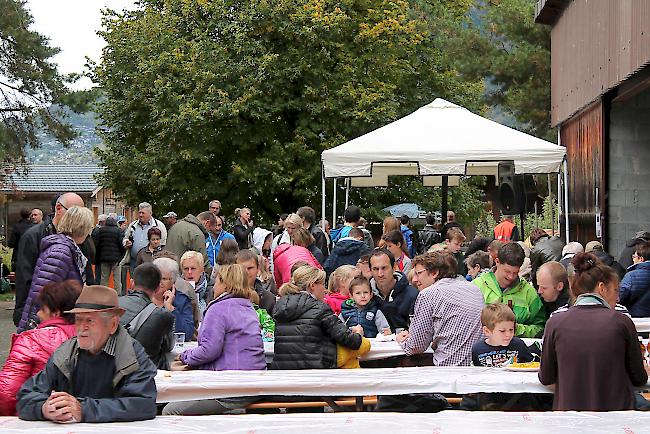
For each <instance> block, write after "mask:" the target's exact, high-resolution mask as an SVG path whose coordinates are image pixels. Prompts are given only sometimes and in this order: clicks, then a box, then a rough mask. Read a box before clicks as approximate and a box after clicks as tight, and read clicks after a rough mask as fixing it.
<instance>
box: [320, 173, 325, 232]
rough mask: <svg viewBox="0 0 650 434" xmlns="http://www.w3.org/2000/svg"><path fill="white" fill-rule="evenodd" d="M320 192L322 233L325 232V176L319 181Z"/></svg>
mask: <svg viewBox="0 0 650 434" xmlns="http://www.w3.org/2000/svg"><path fill="white" fill-rule="evenodd" d="M321 190H322V194H321V196H322V197H321V209H322V212H321V226H322V228H321V229H323V232H325V175H323V179H322V180H321Z"/></svg>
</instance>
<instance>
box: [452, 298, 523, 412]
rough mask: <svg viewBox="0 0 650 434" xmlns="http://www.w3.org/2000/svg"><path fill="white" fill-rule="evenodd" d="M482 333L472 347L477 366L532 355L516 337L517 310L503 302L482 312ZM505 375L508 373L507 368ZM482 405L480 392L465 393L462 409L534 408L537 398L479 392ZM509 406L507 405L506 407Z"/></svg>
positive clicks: (500, 364)
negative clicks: (480, 337) (483, 337)
mask: <svg viewBox="0 0 650 434" xmlns="http://www.w3.org/2000/svg"><path fill="white" fill-rule="evenodd" d="M481 323H483V334H484V335H485V336H486V338H485V339H481V340H479V341H478V342H476V343H475V344H474V346H473V347H472V364H473V365H474V366H487V367H501V366H503V365H504V364H507V362H508V360H510V359H512V361H513V362H520V363H525V362H531V361H532V360H533V355H532V354H531V352H530V350H529V349H528V347H527V346H526V344H525V343H524V341H522V340H521V339H520V338H518V337H515V314H514V312H513V311H512V309H510V308H509V307H508V306H507V305H505V304H503V303H494V304H488V305H486V306H485V307H484V308H483V311H482V312H481ZM503 375H508V373H507V372H504V373H503ZM480 396H481V401H480V402H481V405H480V406H479V401H478V399H477V397H478V395H477V394H469V395H465V396H464V397H463V401H462V402H461V405H460V406H461V409H462V410H528V409H529V408H530V407H533V408H534V405H535V402H534V399H535V398H531V397H529V396H522V397H520V398H519V399H511V398H512V396H511V395H508V394H506V393H486V394H480ZM504 407H507V408H504Z"/></svg>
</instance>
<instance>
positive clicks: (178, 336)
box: [174, 333, 185, 350]
mask: <svg viewBox="0 0 650 434" xmlns="http://www.w3.org/2000/svg"><path fill="white" fill-rule="evenodd" d="M174 338H175V342H176V343H175V344H174V347H175V348H176V349H177V350H182V349H183V347H184V346H185V333H174Z"/></svg>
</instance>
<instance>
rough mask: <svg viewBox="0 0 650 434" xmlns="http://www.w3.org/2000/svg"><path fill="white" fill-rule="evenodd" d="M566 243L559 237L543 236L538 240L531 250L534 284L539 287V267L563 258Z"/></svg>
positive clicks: (531, 273)
mask: <svg viewBox="0 0 650 434" xmlns="http://www.w3.org/2000/svg"><path fill="white" fill-rule="evenodd" d="M563 247H564V243H563V242H562V239H560V238H559V237H556V236H553V237H548V236H547V237H543V238H540V239H539V240H537V242H536V243H535V246H534V247H533V248H532V249H531V250H530V265H531V267H532V270H531V272H530V275H531V277H532V279H533V286H535V287H537V269H538V268H539V267H541V266H542V265H544V264H545V263H547V262H551V261H559V260H560V259H561V258H562V248H563Z"/></svg>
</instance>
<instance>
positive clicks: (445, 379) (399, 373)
mask: <svg viewBox="0 0 650 434" xmlns="http://www.w3.org/2000/svg"><path fill="white" fill-rule="evenodd" d="M156 387H157V388H158V402H170V401H184V400H194V399H206V398H225V397H235V396H260V395H285V396H361V395H399V394H406V393H431V392H438V393H457V394H465V393H476V392H506V393H552V392H551V390H550V389H548V388H547V387H545V386H542V385H541V384H540V383H539V380H538V379H537V372H510V371H506V370H504V369H499V368H483V367H474V366H466V367H442V366H439V367H438V366H424V367H416V368H375V369H307V370H286V371H272V370H269V371H182V372H181V371H175V372H169V371H158V375H156Z"/></svg>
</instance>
